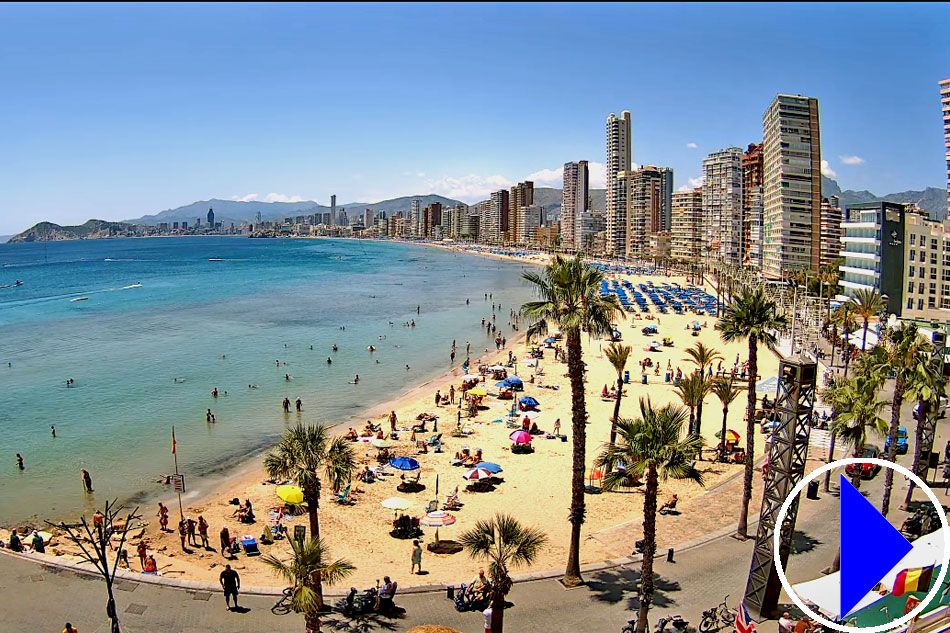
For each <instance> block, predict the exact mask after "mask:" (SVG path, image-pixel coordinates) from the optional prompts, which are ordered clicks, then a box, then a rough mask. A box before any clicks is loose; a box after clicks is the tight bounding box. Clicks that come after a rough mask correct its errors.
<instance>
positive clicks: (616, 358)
mask: <svg viewBox="0 0 950 633" xmlns="http://www.w3.org/2000/svg"><path fill="white" fill-rule="evenodd" d="M632 351H633V348H632V347H630V346H629V345H620V344H618V343H611V344H610V345H608V346H607V349H606V350H605V351H604V355H605V356H607V360H609V361H610V364H611V366H612V367H613V368H614V369H615V370H616V371H617V402H615V403H614V417H613V419H612V420H611V421H610V443H611V444H613V443H614V441H615V440H616V439H617V427H616V425H617V418H619V417H620V398H621V397H623V370H624V369H625V368H626V367H627V361H628V360H629V359H630V353H631V352H632Z"/></svg>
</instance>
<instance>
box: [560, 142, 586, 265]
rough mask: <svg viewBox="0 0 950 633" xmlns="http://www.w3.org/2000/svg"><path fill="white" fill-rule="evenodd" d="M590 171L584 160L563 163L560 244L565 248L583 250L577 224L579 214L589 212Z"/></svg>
mask: <svg viewBox="0 0 950 633" xmlns="http://www.w3.org/2000/svg"><path fill="white" fill-rule="evenodd" d="M589 192H590V171H589V170H588V167H587V161H586V160H579V161H577V162H576V163H564V182H563V186H562V188H561V242H562V245H563V246H565V247H567V248H578V249H580V248H583V240H582V236H581V235H580V234H579V230H578V229H579V227H578V224H579V222H580V217H581V214H583V213H586V212H587V211H589V210H590V209H589V202H588V200H589V198H590V193H589Z"/></svg>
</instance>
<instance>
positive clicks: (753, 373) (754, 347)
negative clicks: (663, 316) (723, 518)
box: [716, 288, 788, 538]
mask: <svg viewBox="0 0 950 633" xmlns="http://www.w3.org/2000/svg"><path fill="white" fill-rule="evenodd" d="M787 323H788V322H787V321H786V319H785V317H784V316H782V315H780V314H779V313H778V308H777V307H776V305H775V302H774V301H772V300H771V299H769V298H767V297H766V296H765V291H763V290H762V288H754V289H745V290H743V291H742V293H741V294H740V295H739V296H738V297H737V299H736V301H734V302H733V303H731V304H730V305H729V306H728V307H727V308H726V312H725V314H723V316H722V318H721V319H720V320H719V321H718V322H717V323H716V329H717V330H718V331H719V336H720V338H722V340H723V341H725V342H727V343H731V342H733V341H742V340H747V341H748V343H749V385H748V404H747V405H746V436H745V438H746V453H745V476H744V483H743V489H742V506H741V507H740V509H739V527H738V529H737V534H738V535H739V536H740V537H742V538H746V536H747V532H748V527H749V501H750V500H751V499H752V464H753V461H754V459H755V441H754V440H755V382H756V379H757V377H758V370H759V363H758V352H759V344H760V343H761V344H763V345H765V346H766V348H767V349H769V350H774V349H775V348H776V346H777V345H778V341H777V339H776V337H775V332H776V331H778V330H783V329H785V327H786V326H787Z"/></svg>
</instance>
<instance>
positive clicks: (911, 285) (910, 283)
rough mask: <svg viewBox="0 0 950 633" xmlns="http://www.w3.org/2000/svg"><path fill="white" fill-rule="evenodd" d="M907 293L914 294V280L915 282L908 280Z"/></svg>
mask: <svg viewBox="0 0 950 633" xmlns="http://www.w3.org/2000/svg"><path fill="white" fill-rule="evenodd" d="M907 294H914V282H913V281H908V282H907Z"/></svg>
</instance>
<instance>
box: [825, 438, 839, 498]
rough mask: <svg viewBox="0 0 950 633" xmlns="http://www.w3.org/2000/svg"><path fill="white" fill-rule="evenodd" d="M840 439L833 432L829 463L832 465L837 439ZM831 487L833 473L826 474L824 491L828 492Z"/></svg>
mask: <svg viewBox="0 0 950 633" xmlns="http://www.w3.org/2000/svg"><path fill="white" fill-rule="evenodd" d="M837 437H838V434H837V433H834V432H832V434H831V442H829V443H828V463H831V462H833V461H834V459H835V438H837ZM830 486H831V471H830V470H829V471H827V472H826V473H825V485H824V486H823V488H824V491H825V492H828V491H829V490H830Z"/></svg>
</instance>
